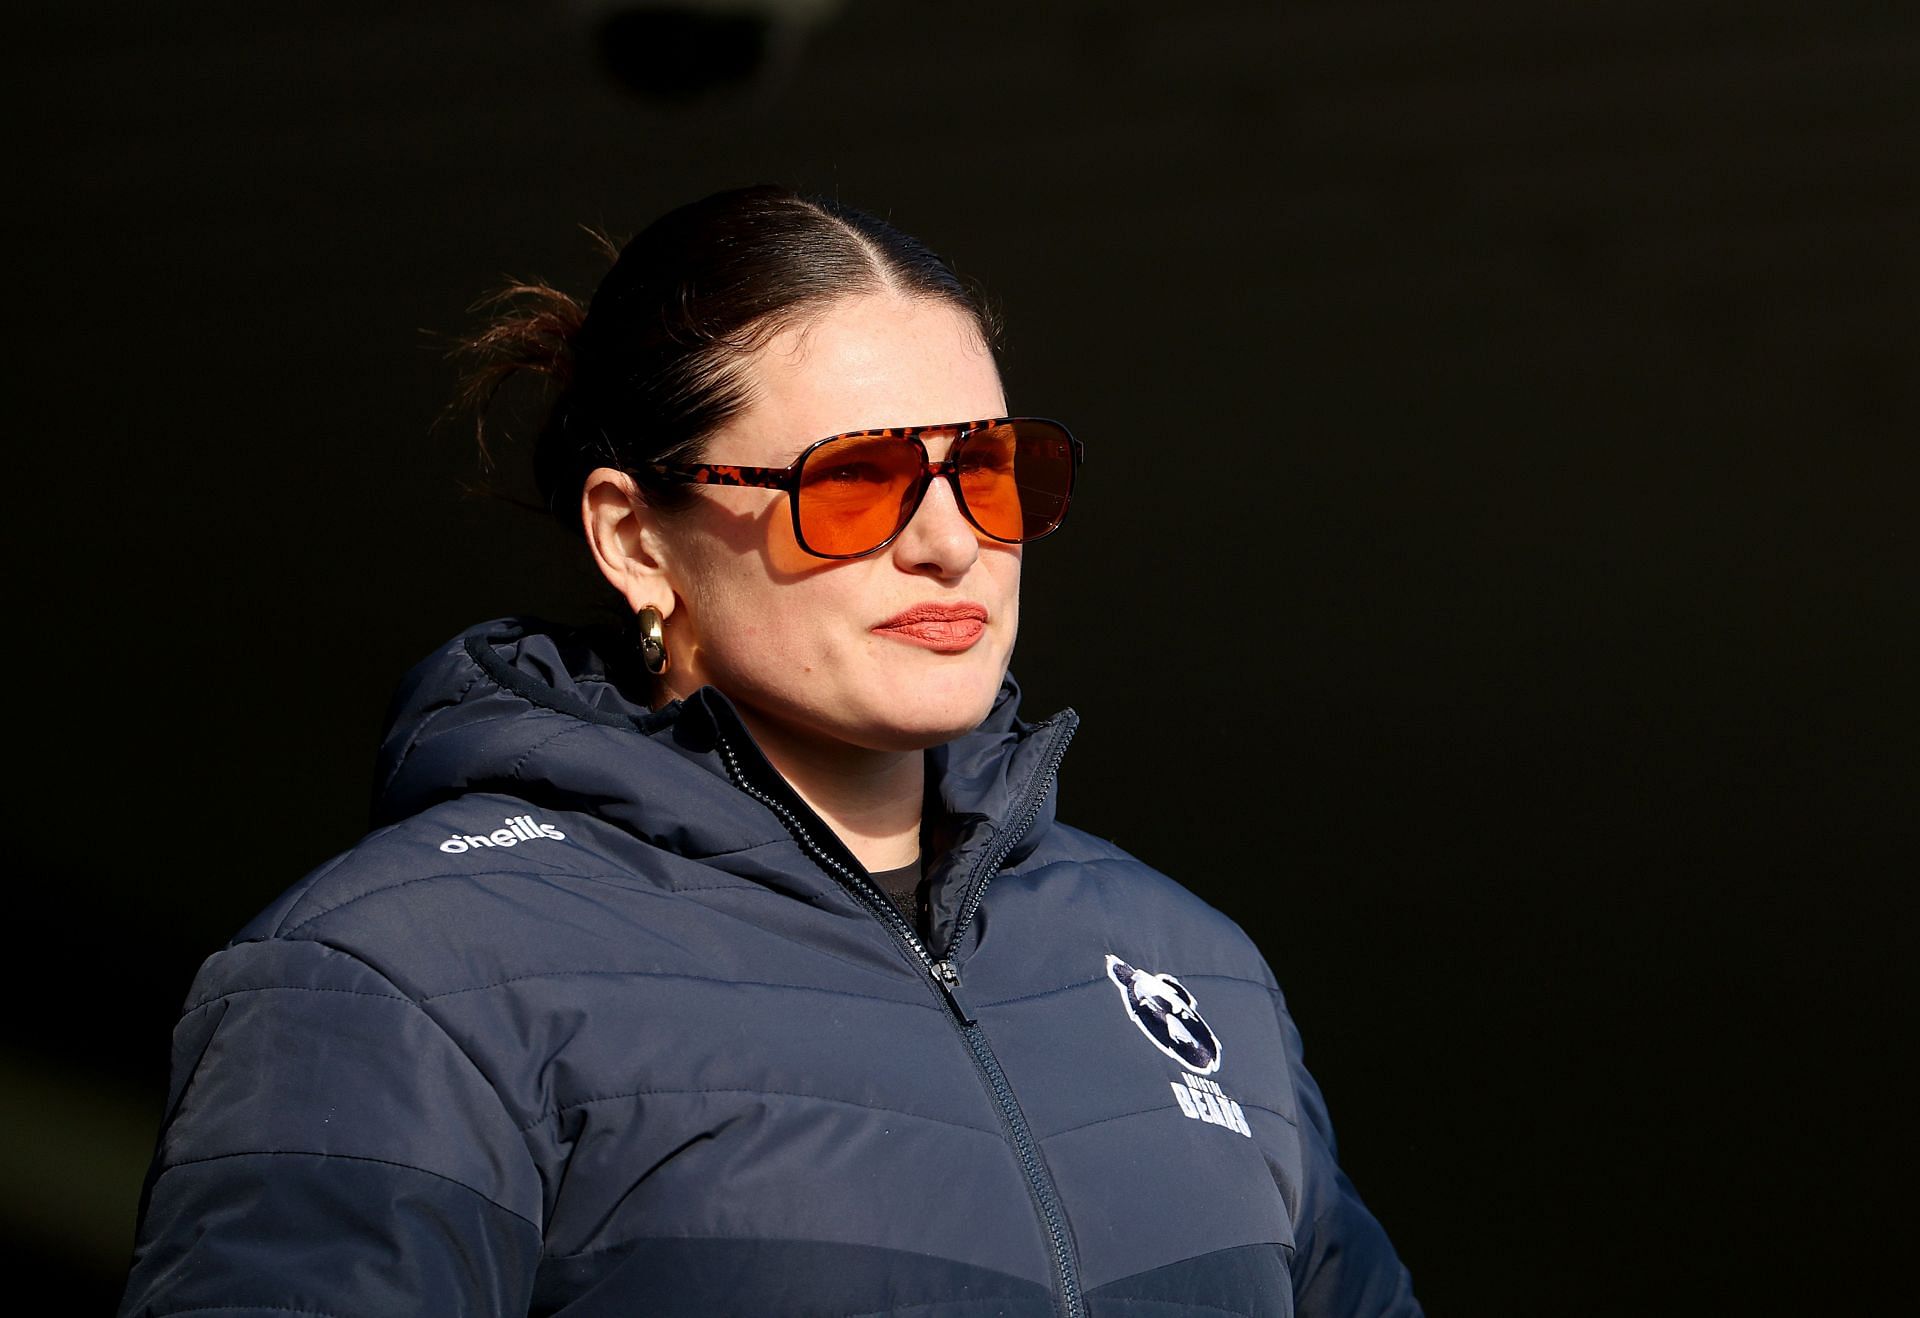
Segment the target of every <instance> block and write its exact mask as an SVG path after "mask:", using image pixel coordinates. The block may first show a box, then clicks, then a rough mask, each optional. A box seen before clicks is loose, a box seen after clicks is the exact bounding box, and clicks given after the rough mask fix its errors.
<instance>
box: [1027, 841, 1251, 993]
mask: <svg viewBox="0 0 1920 1318" xmlns="http://www.w3.org/2000/svg"><path fill="white" fill-rule="evenodd" d="M1022 869H1023V870H1029V871H1031V872H1033V873H1034V874H1035V875H1036V878H1041V879H1044V881H1045V882H1044V884H1043V885H1042V890H1045V889H1046V888H1051V889H1052V890H1053V892H1054V894H1055V896H1056V897H1057V898H1058V899H1061V900H1066V901H1072V902H1074V903H1075V904H1077V905H1079V906H1080V907H1081V908H1082V910H1083V912H1084V914H1085V916H1086V917H1090V918H1091V919H1092V920H1093V921H1094V922H1097V923H1099V924H1101V925H1104V926H1107V927H1110V928H1114V929H1135V930H1149V929H1150V930H1152V931H1154V934H1153V936H1154V939H1155V941H1156V942H1157V943H1159V944H1160V945H1162V946H1167V947H1170V948H1180V949H1184V950H1186V951H1187V952H1188V954H1190V955H1196V956H1202V957H1203V958H1204V959H1205V960H1206V961H1208V962H1209V963H1212V964H1217V965H1221V966H1223V968H1224V967H1228V966H1230V967H1231V968H1232V969H1233V970H1234V971H1235V972H1236V973H1238V974H1239V975H1241V976H1242V977H1244V978H1247V979H1250V980H1253V981H1255V982H1257V983H1260V984H1263V985H1264V986H1265V987H1267V988H1269V989H1272V990H1274V991H1275V992H1278V988H1279V986H1278V984H1277V983H1276V982H1275V980H1274V976H1273V971H1272V970H1271V969H1270V968H1269V967H1268V965H1267V961H1266V958H1265V957H1264V956H1263V955H1262V954H1261V952H1260V949H1259V948H1258V947H1257V946H1256V945H1255V944H1254V941H1253V939H1252V938H1251V937H1249V936H1248V934H1247V932H1246V930H1244V929H1242V928H1241V927H1240V925H1239V923H1238V922H1237V921H1235V920H1234V919H1233V917H1231V916H1229V915H1227V914H1226V913H1225V912H1224V911H1221V910H1220V909H1219V908H1218V907H1216V906H1214V905H1212V904H1211V903H1210V902H1208V901H1206V900H1205V899H1204V898H1202V897H1200V896H1199V895H1198V894H1196V893H1194V892H1193V891H1192V890H1191V889H1189V888H1187V887H1186V886H1185V885H1184V884H1182V883H1180V882H1179V881H1178V880H1176V879H1173V878H1171V877H1169V876H1168V875H1166V874H1163V873H1162V872H1161V871H1159V870H1158V869H1156V868H1154V867H1153V866H1152V865H1149V864H1147V863H1146V862H1145V861H1143V860H1141V859H1140V858H1139V857H1137V856H1135V855H1133V854H1132V853H1131V852H1129V851H1126V850H1125V849H1124V848H1122V847H1120V846H1118V845H1117V844H1115V843H1113V842H1110V841H1108V840H1106V839H1104V838H1100V837H1096V836H1095V835H1093V834H1091V833H1087V832H1085V831H1083V830H1081V829H1077V828H1074V827H1071V826H1070V825H1067V824H1060V823H1056V824H1054V826H1053V827H1052V828H1051V829H1049V830H1048V835H1047V838H1046V840H1045V842H1044V843H1043V844H1042V846H1041V847H1040V848H1039V849H1038V850H1037V851H1036V852H1035V854H1034V855H1033V856H1032V857H1031V858H1030V859H1029V860H1028V861H1027V862H1026V863H1025V864H1024V865H1023V866H1022Z"/></svg>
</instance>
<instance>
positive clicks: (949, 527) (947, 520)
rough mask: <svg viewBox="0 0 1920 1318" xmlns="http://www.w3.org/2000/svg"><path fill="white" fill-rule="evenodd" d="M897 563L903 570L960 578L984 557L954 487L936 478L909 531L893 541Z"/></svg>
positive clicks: (917, 509) (915, 512)
mask: <svg viewBox="0 0 1920 1318" xmlns="http://www.w3.org/2000/svg"><path fill="white" fill-rule="evenodd" d="M893 558H894V562H895V563H896V564H898V565H899V566H900V568H901V569H902V570H903V571H907V572H921V573H930V574H932V575H934V576H939V577H957V576H960V575H962V574H963V573H965V572H966V570H967V569H968V568H970V567H972V566H973V565H974V563H976V562H977V561H978V560H979V558H980V537H979V536H978V535H977V534H976V533H975V532H974V529H973V523H972V522H969V521H968V520H967V518H966V514H964V513H962V512H961V511H960V504H959V501H958V500H956V499H955V498H954V494H953V486H952V485H950V484H948V483H947V481H946V480H945V479H944V478H942V477H935V478H934V480H933V482H932V483H931V484H930V485H928V486H927V493H926V497H925V498H923V499H922V500H921V501H920V506H919V507H918V508H916V509H914V512H913V518H912V520H911V521H909V522H908V523H907V527H906V530H904V531H902V532H901V533H900V536H899V538H898V539H897V540H895V541H894V542H893Z"/></svg>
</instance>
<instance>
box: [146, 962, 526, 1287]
mask: <svg viewBox="0 0 1920 1318" xmlns="http://www.w3.org/2000/svg"><path fill="white" fill-rule="evenodd" d="M540 1218H541V1190H540V1180H539V1175H538V1173H537V1171H536V1169H535V1167H534V1165H533V1161H532V1158H531V1156H530V1155H529V1154H528V1152H527V1148H526V1145H525V1143H524V1142H523V1141H522V1140H521V1138H520V1135H519V1132H518V1131H517V1130H516V1129H515V1125H514V1122H513V1121H512V1119H511V1118H510V1116H509V1115H508V1113H507V1111H506V1110H505V1109H504V1108H503V1107H502V1105H501V1103H500V1100H499V1097H498V1095H497V1094H496V1093H495V1091H494V1089H493V1087H492V1085H490V1084H489V1083H488V1081H487V1079H486V1078H485V1076H484V1075H482V1073H481V1071H480V1070H479V1069H478V1068H477V1067H476V1066H475V1064H474V1062H473V1060H472V1059H471V1058H469V1057H468V1056H467V1055H466V1054H465V1053H464V1052H463V1051H462V1050H461V1049H460V1048H459V1047H458V1046H457V1045H456V1044H455V1042H454V1041H453V1040H452V1039H451V1038H449V1037H448V1035H447V1034H446V1033H445V1031H443V1030H442V1029H441V1028H440V1027H439V1026H438V1025H437V1024H436V1023H435V1022H434V1021H433V1020H432V1019H431V1018H430V1017H429V1016H428V1015H427V1014H426V1012H425V1011H423V1010H422V1009H421V1008H420V1006H419V1005H418V1004H416V1003H415V1002H414V1001H412V1000H411V999H410V998H409V997H407V996H406V995H405V994H404V993H402V992H400V991H399V990H398V989H397V988H396V987H395V986H394V985H393V984H392V983H391V982H390V981H388V980H387V979H386V978H384V977H383V976H382V975H380V974H379V973H378V972H377V971H376V970H374V969H373V968H372V967H371V966H369V965H367V964H366V963H365V962H363V961H360V960H358V959H357V958H355V957H353V956H351V955H349V954H347V953H345V952H342V951H338V950H336V949H334V948H331V947H327V946H323V945H322V944H319V943H315V942H306V941H298V940H277V939H276V940H266V941H261V942H251V943H242V944H239V945H237V946H234V947H231V948H228V949H227V950H226V951H223V952H220V953H217V954H216V955H215V956H213V957H212V958H210V959H209V960H208V961H207V963H206V965H205V966H203V967H202V968H201V971H200V975H199V978H198V979H197V980H196V981H195V983H194V987H193V991H192V993H191V994H190V995H189V997H188V1001H187V1007H186V1009H185V1011H184V1013H183V1014H182V1016H181V1019H180V1023H179V1025H178V1026H177V1027H176V1029H175V1031H174V1043H173V1069H172V1081H171V1084H170V1086H169V1093H168V1100H167V1113H166V1120H165V1123H164V1125H163V1126H162V1128H161V1133H160V1142H159V1147H158V1149H157V1151H156V1153H155V1155H154V1161H153V1166H152V1168H151V1170H150V1171H149V1172H148V1173H147V1182H146V1186H145V1188H144V1190H143V1191H142V1194H141V1200H140V1220H139V1227H138V1231H137V1236H136V1242H135V1250H134V1260H133V1271H132V1274H131V1276H130V1277H129V1279H128V1282H127V1290H126V1294H125V1297H124V1298H123V1299H122V1301H121V1305H120V1313H121V1315H122V1316H123V1318H166V1316H167V1315H175V1314H179V1315H187V1314H193V1315H199V1314H209V1313H217V1314H218V1315H220V1318H287V1315H289V1314H296V1315H320V1316H322V1318H350V1316H351V1318H362V1316H364V1318H377V1316H379V1315H389V1314H391V1315H402V1314H404V1315H418V1314H426V1313H432V1314H449V1315H451V1314H460V1315H475V1316H479V1315H487V1316H488V1318H491V1316H493V1315H506V1314H513V1315H524V1314H525V1313H526V1312H527V1306H528V1303H529V1297H530V1294H531V1291H532V1283H533V1271H534V1266H535V1264H536V1262H537V1260H538V1258H539V1251H540V1239H541V1228H540Z"/></svg>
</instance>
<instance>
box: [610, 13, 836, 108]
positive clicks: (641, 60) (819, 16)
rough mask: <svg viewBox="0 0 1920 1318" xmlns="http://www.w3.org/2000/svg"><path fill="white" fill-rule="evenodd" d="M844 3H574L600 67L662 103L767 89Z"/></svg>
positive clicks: (650, 98)
mask: <svg viewBox="0 0 1920 1318" xmlns="http://www.w3.org/2000/svg"><path fill="white" fill-rule="evenodd" d="M843 5H844V0H574V8H575V9H576V10H578V11H579V13H580V14H581V16H582V17H583V18H584V19H585V21H586V23H587V25H588V28H589V29H590V31H591V34H592V41H593V45H594V48H595V49H596V50H597V51H598V52H599V55H600V62H601V64H602V65H603V66H604V67H605V68H606V70H607V71H608V72H609V73H611V74H612V75H613V76H614V77H615V78H616V79H618V80H619V82H620V85H621V86H622V87H625V88H626V89H627V90H628V91H630V92H632V93H633V94H634V95H636V96H639V97H641V98H642V99H645V100H649V101H655V102H659V103H663V104H677V103H682V102H687V101H693V100H698V99H699V98H701V97H703V96H706V95H708V94H710V93H717V92H725V91H732V90H736V89H739V88H742V87H750V86H754V85H756V84H758V85H774V84H777V83H779V82H780V81H781V80H782V78H783V76H784V75H785V74H786V73H787V72H788V71H789V70H791V69H792V68H793V67H794V66H795V62H796V60H797V59H798V57H799V53H800V49H801V47H802V45H803V44H804V42H805V41H806V37H807V34H808V33H809V32H810V31H811V30H812V29H813V28H815V27H818V26H819V25H821V24H823V23H825V22H826V21H827V20H828V19H829V18H831V17H833V16H834V15H835V14H836V13H838V12H839V11H840V9H841V8H842V7H843Z"/></svg>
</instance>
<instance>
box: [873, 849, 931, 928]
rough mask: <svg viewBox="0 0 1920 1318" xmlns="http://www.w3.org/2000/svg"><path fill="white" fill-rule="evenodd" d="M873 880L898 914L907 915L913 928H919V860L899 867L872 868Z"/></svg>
mask: <svg viewBox="0 0 1920 1318" xmlns="http://www.w3.org/2000/svg"><path fill="white" fill-rule="evenodd" d="M871 872H872V874H873V881H874V882H875V883H876V884H878V885H879V886H880V891H881V892H884V893H886V894H887V897H888V899H889V900H890V901H892V902H893V904H894V905H895V906H896V907H898V908H899V910H900V914H902V915H904V916H906V917H907V923H908V924H909V925H911V926H913V928H914V929H915V930H918V929H919V928H920V914H919V909H918V908H919V902H918V897H917V894H918V892H919V888H920V878H921V875H920V862H919V861H918V860H915V861H914V862H913V863H912V864H911V865H902V866H901V867H900V868H899V869H892V870H873V871H871Z"/></svg>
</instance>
